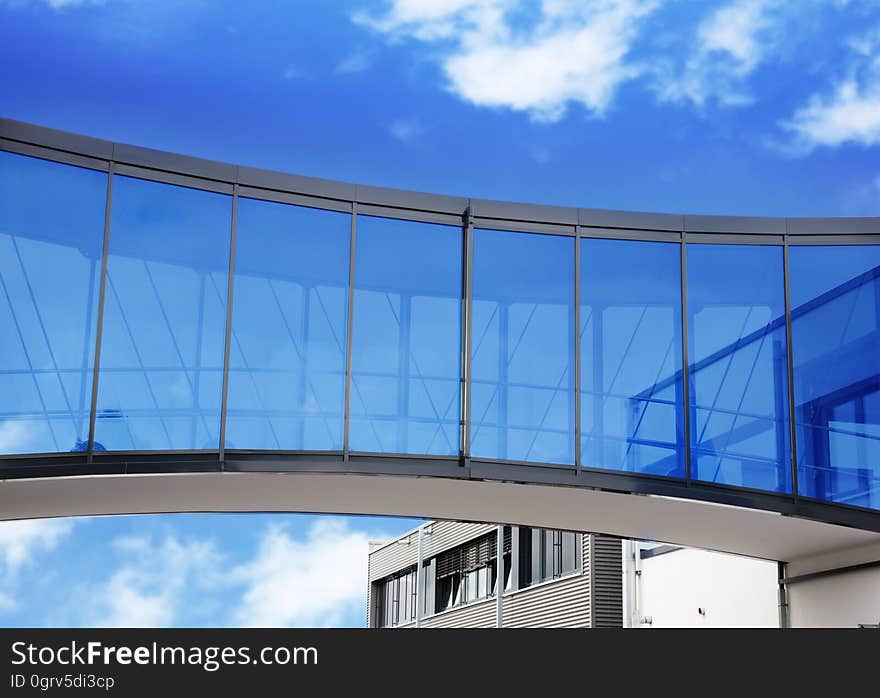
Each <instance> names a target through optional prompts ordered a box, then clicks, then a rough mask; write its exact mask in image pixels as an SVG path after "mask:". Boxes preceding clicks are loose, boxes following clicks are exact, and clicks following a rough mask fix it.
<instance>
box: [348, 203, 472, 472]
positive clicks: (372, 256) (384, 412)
mask: <svg viewBox="0 0 880 698" xmlns="http://www.w3.org/2000/svg"><path fill="white" fill-rule="evenodd" d="M356 248H357V250H356V260H355V293H354V310H353V311H352V312H353V317H352V321H353V329H352V380H351V417H350V436H349V441H350V447H351V450H352V451H368V452H380V453H417V454H433V455H458V453H459V451H460V436H459V421H460V416H459V411H460V407H459V405H460V397H459V396H460V390H461V386H460V383H461V361H460V356H461V229H460V228H456V227H452V226H446V225H434V224H429V223H413V222H411V221H397V220H390V219H386V218H374V217H370V216H358V219H357V239H356Z"/></svg>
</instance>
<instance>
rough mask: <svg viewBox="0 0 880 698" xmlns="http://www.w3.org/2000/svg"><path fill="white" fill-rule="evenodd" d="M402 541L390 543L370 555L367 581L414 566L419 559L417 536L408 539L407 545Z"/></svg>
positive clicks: (414, 534)
mask: <svg viewBox="0 0 880 698" xmlns="http://www.w3.org/2000/svg"><path fill="white" fill-rule="evenodd" d="M405 540H406V539H404V540H398V541H392V542H391V543H389V544H388V545H386V546H384V547H382V548H379V549H378V550H376V551H375V552H373V553H371V554H370V556H369V557H370V563H369V565H370V566H369V579H370V581H375V580H377V579H382V577H387V576H388V575H389V574H394V573H395V572H398V571H400V570H402V569H403V568H404V567H409V566H410V565H414V564H416V561H417V560H418V559H419V539H418V534H416V533H413V534H412V535H410V537H409V541H410V542H409V544H407V543H406V542H405Z"/></svg>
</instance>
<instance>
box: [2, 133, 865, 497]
mask: <svg viewBox="0 0 880 698" xmlns="http://www.w3.org/2000/svg"><path fill="white" fill-rule="evenodd" d="M0 125H2V129H0V149H2V150H0V329H2V331H0V466H2V467H4V468H7V470H8V471H9V472H12V470H10V469H14V468H18V470H15V473H16V474H17V475H22V474H27V473H28V472H29V471H28V470H27V468H29V467H30V468H32V469H36V468H39V467H40V466H41V464H42V465H45V464H47V463H51V464H54V465H55V467H56V470H54V471H53V473H54V474H59V473H61V472H63V466H64V465H65V464H71V467H73V465H76V466H77V467H79V466H86V465H88V464H92V463H94V464H100V463H105V462H106V463H109V462H112V461H113V459H114V458H115V457H117V456H115V455H114V454H123V455H125V457H130V456H131V454H137V455H139V456H145V457H150V458H152V457H155V462H157V463H158V462H160V459H161V457H162V456H163V454H165V455H168V456H169V458H172V457H174V455H175V454H178V455H180V454H187V456H188V457H190V458H191V459H193V460H194V461H198V462H199V463H206V462H210V461H211V460H212V459H213V460H214V461H215V462H217V463H224V462H227V461H229V460H232V459H234V458H246V457H253V458H256V459H259V458H261V457H262V458H266V457H270V456H271V457H273V458H275V460H276V461H277V457H278V456H279V454H282V455H284V456H285V457H290V458H291V459H297V458H299V459H305V458H316V459H319V460H320V459H321V458H324V459H325V460H327V461H328V462H329V461H331V460H333V461H334V462H336V460H338V462H340V463H343V464H344V463H346V462H354V461H356V460H357V459H358V458H367V459H369V458H373V459H374V460H372V461H369V462H379V461H377V460H375V459H376V458H384V459H399V460H403V459H406V462H407V463H411V464H412V469H413V472H414V473H417V472H418V468H419V465H420V463H425V464H426V465H427V464H428V463H435V464H436V463H441V464H442V463H448V464H449V467H460V468H462V469H465V470H467V471H468V472H470V471H469V469H470V468H471V467H474V468H476V465H475V464H479V463H484V464H492V467H496V466H497V467H499V468H500V467H502V466H503V467H505V468H507V469H506V470H505V471H504V473H505V476H504V477H505V478H507V477H509V474H510V473H511V472H516V471H515V470H511V468H516V467H519V468H520V469H521V472H522V473H523V475H522V479H523V480H525V481H528V480H529V479H530V478H532V477H538V478H544V479H545V480H546V477H545V476H543V475H540V474H538V475H536V474H535V473H542V472H551V471H558V472H565V473H574V474H576V478H575V481H572V482H570V483H569V481H567V480H565V479H563V478H561V476H560V478H557V481H558V482H560V483H563V484H578V483H580V484H585V485H588V486H597V483H600V484H601V485H602V486H605V483H611V485H612V486H615V483H618V484H619V485H620V488H621V489H623V490H628V491H640V492H652V491H656V492H662V493H671V492H676V491H677V490H675V488H676V487H681V492H682V495H681V496H688V494H687V491H688V490H687V488H689V487H690V488H693V491H694V492H698V493H699V494H698V496H700V497H702V498H704V499H713V498H716V497H717V499H718V501H730V493H731V492H733V493H734V494H736V493H740V494H742V495H743V496H745V495H750V494H755V495H757V498H756V499H754V501H755V502H757V506H761V507H764V508H771V509H772V508H774V507H775V508H777V509H779V510H784V511H787V512H794V511H796V507H797V506H799V502H811V501H812V502H817V503H821V502H828V503H834V504H837V505H841V506H842V507H846V508H850V509H852V510H853V511H865V512H866V513H870V512H872V511H876V510H880V370H878V368H880V221H877V220H868V219H862V220H856V221H847V220H846V219H829V220H826V221H823V220H821V219H811V220H809V221H800V222H798V221H797V220H796V219H736V218H730V219H717V220H714V219H711V218H706V217H687V216H662V215H657V216H653V215H651V214H628V213H615V212H601V211H597V212H592V211H588V210H569V209H553V208H547V207H539V206H538V207H530V206H525V205H520V204H502V203H496V202H478V201H471V200H465V199H462V200H456V199H452V198H450V197H432V196H431V195H419V194H409V193H406V192H392V191H388V190H378V189H372V188H369V187H361V188H359V187H353V186H350V185H343V184H340V183H332V182H319V181H316V180H307V179H305V178H297V177H293V176H288V175H280V174H275V173H264V172H260V171H256V170H247V168H233V167H230V166H224V165H221V164H219V163H205V162H202V161H197V160H191V159H188V158H182V157H179V156H171V155H165V154H156V153H152V152H151V151H140V150H139V149H134V148H130V147H128V146H114V145H113V144H106V143H103V142H101V141H92V140H91V139H82V138H81V137H74V136H69V140H65V137H66V136H65V134H59V133H58V132H54V131H48V130H45V129H39V128H36V127H30V126H27V125H21V124H16V123H15V122H7V121H2V122H0ZM59 139H60V140H59ZM334 459H335V460H334ZM59 468H61V470H59ZM542 469H545V470H542ZM32 471H33V472H38V471H37V470H32ZM85 471H88V468H85ZM432 472H433V471H432ZM487 472H488V471H487ZM497 472H499V473H500V472H501V471H500V470H498V471H497ZM589 474H593V475H595V476H596V477H597V478H600V479H595V478H593V479H591V477H590V476H589ZM614 474H621V475H624V474H625V476H626V479H619V480H614V479H613V477H612V478H611V479H607V478H605V479H601V477H604V475H609V476H613V475H614ZM658 483H659V484H658ZM764 495H766V498H765V499H761V497H762V496H764ZM773 502H777V503H781V504H778V506H777V505H776V504H773Z"/></svg>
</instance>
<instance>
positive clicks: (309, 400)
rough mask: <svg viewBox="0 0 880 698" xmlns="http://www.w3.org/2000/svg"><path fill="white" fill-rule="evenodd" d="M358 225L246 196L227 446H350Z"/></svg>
mask: <svg viewBox="0 0 880 698" xmlns="http://www.w3.org/2000/svg"><path fill="white" fill-rule="evenodd" d="M350 226H351V218H350V216H349V215H347V214H344V213H336V212H333V211H318V210H315V209H309V208H301V207H298V206H288V205H285V204H277V203H271V202H268V201H255V200H252V199H239V202H238V221H237V224H236V237H235V283H234V286H233V298H234V300H233V315H232V336H231V338H230V352H229V396H228V400H227V417H226V447H227V448H255V449H283V450H331V451H332V450H342V428H343V424H342V422H343V417H342V415H343V408H344V403H345V335H346V315H347V311H346V308H347V305H348V302H347V301H348V297H347V294H348V248H349V236H350V230H351V228H350Z"/></svg>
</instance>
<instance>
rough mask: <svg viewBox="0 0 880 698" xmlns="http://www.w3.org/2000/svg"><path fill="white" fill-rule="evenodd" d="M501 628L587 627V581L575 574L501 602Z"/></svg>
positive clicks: (588, 589) (588, 600) (588, 610)
mask: <svg viewBox="0 0 880 698" xmlns="http://www.w3.org/2000/svg"><path fill="white" fill-rule="evenodd" d="M503 621H504V627H505V628H588V627H590V578H589V577H588V576H586V575H583V574H579V575H577V576H575V577H569V578H567V579H560V580H558V581H555V582H550V583H548V584H544V585H542V586H539V587H537V588H535V589H524V590H523V591H520V592H517V593H515V594H513V595H511V596H508V597H506V598H505V599H504V616H503Z"/></svg>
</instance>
